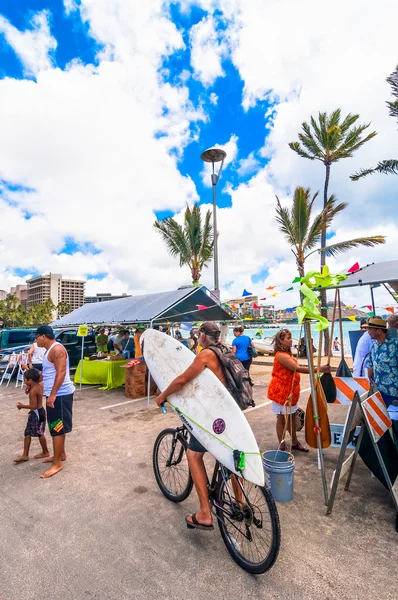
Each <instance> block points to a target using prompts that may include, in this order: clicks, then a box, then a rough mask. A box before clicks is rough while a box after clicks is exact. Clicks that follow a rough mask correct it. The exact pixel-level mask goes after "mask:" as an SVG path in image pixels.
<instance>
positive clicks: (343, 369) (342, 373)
mask: <svg viewBox="0 0 398 600" xmlns="http://www.w3.org/2000/svg"><path fill="white" fill-rule="evenodd" d="M336 293H337V297H338V299H339V324H340V349H341V361H340V364H339V366H338V367H337V371H336V377H352V373H351V369H350V367H349V366H348V365H347V363H346V361H345V359H344V340H343V321H342V320H341V298H340V290H336Z"/></svg>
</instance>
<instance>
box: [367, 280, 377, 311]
mask: <svg viewBox="0 0 398 600" xmlns="http://www.w3.org/2000/svg"><path fill="white" fill-rule="evenodd" d="M369 287H370V296H371V298H372V309H373V316H375V315H376V307H375V297H374V294H373V285H370V286H369Z"/></svg>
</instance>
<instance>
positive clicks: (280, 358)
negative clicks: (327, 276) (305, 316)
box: [268, 329, 330, 452]
mask: <svg viewBox="0 0 398 600" xmlns="http://www.w3.org/2000/svg"><path fill="white" fill-rule="evenodd" d="M292 345H293V338H292V334H291V331H289V329H281V330H280V331H278V333H277V334H276V335H275V337H274V349H275V358H274V366H273V369H272V378H271V381H270V384H269V386H268V398H269V399H270V400H272V412H273V413H275V414H276V435H277V436H278V441H279V447H280V450H286V445H285V442H284V440H283V435H284V432H285V431H288V432H289V433H290V432H291V435H292V440H291V443H292V449H293V450H299V451H300V452H308V448H307V446H304V445H303V444H301V443H300V442H299V440H298V439H297V432H296V420H295V419H292V415H294V413H295V412H296V411H297V403H298V401H299V398H300V373H309V370H308V367H302V366H301V365H299V364H298V363H297V360H296V359H295V358H294V357H293V355H292ZM315 371H316V369H315ZM321 372H322V373H330V367H329V366H328V365H325V366H323V367H321ZM290 396H291V398H290ZM288 403H291V405H289V404H288ZM285 415H287V418H288V419H292V422H291V423H290V422H289V421H288V422H287V423H286V419H285ZM285 427H286V429H285Z"/></svg>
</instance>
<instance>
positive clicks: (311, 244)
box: [276, 187, 386, 352]
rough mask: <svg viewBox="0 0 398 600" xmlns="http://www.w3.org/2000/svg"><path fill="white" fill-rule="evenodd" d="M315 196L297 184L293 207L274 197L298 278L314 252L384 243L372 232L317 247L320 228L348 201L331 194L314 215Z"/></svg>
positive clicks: (339, 251)
mask: <svg viewBox="0 0 398 600" xmlns="http://www.w3.org/2000/svg"><path fill="white" fill-rule="evenodd" d="M317 196H318V192H317V193H316V194H314V195H313V196H312V198H311V191H310V189H309V188H308V189H304V188H302V187H297V188H296V189H295V191H294V196H293V206H292V208H291V210H290V211H289V210H288V209H287V208H284V207H283V206H282V205H281V203H280V201H279V198H278V196H276V200H277V204H276V220H277V222H278V224H279V230H280V231H281V232H282V233H283V235H284V236H285V238H286V240H287V242H288V243H289V245H290V246H291V248H292V252H293V254H294V256H295V258H296V264H297V269H298V272H299V275H300V277H304V264H305V261H306V259H307V258H308V257H309V256H311V254H314V252H321V251H322V252H324V254H325V256H337V255H338V254H343V253H344V252H347V251H348V250H351V249H352V248H357V247H358V246H367V247H373V246H376V245H377V244H384V243H385V241H386V239H385V237H384V236H383V235H374V236H370V237H361V238H355V239H353V240H346V241H344V242H338V243H336V244H332V245H331V246H326V247H323V246H321V247H319V243H320V242H321V240H322V234H323V231H324V230H325V228H327V227H330V226H331V224H332V222H333V219H334V217H335V216H336V215H337V214H339V213H340V212H342V211H343V210H344V209H345V208H346V207H347V203H346V202H340V204H337V200H336V198H335V196H333V195H331V196H329V198H328V199H327V202H326V206H325V207H324V208H323V209H322V210H321V212H320V213H318V214H316V215H315V216H313V215H312V210H313V205H314V201H315V199H316V197H317ZM322 306H323V305H322V300H321V307H322ZM326 352H327V350H326Z"/></svg>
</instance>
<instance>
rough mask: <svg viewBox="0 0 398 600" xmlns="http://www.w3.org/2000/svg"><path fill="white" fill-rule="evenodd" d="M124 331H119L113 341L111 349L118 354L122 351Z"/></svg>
mask: <svg viewBox="0 0 398 600" xmlns="http://www.w3.org/2000/svg"><path fill="white" fill-rule="evenodd" d="M124 331H125V330H124V329H119V332H118V334H117V336H116V337H115V339H114V340H113V348H114V350H116V352H117V353H118V354H120V352H121V351H122V350H123V346H122V341H123V340H124V339H125V337H124Z"/></svg>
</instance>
